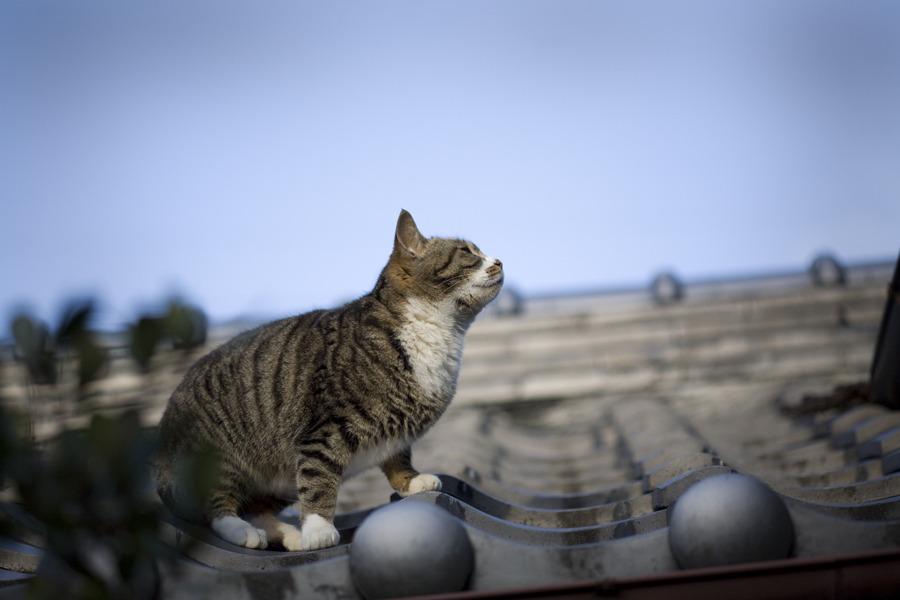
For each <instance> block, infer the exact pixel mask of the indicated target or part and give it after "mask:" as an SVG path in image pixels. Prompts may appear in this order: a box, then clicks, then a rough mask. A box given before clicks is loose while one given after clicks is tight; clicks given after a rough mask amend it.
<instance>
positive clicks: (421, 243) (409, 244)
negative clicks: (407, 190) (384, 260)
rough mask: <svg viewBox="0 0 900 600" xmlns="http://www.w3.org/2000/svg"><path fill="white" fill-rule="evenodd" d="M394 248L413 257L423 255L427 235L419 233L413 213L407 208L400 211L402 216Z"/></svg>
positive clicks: (398, 223) (398, 220)
mask: <svg viewBox="0 0 900 600" xmlns="http://www.w3.org/2000/svg"><path fill="white" fill-rule="evenodd" d="M394 248H395V249H397V250H399V251H400V252H402V253H404V254H407V255H409V256H413V257H418V256H421V255H422V250H423V249H424V248H425V237H424V236H423V235H422V234H421V233H419V228H418V227H416V222H415V221H413V218H412V215H411V214H409V213H408V212H406V211H405V210H402V211H400V218H399V219H397V233H396V235H395V236H394Z"/></svg>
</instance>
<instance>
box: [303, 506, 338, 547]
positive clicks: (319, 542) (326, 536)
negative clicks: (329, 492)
mask: <svg viewBox="0 0 900 600" xmlns="http://www.w3.org/2000/svg"><path fill="white" fill-rule="evenodd" d="M302 534H303V545H302V548H303V550H321V549H322V548H330V547H331V546H337V543H338V542H339V541H341V535H340V534H339V533H338V530H337V529H335V528H334V525H332V524H331V523H329V522H328V521H326V520H325V519H323V518H322V517H320V516H319V515H316V514H313V515H307V516H306V517H304V518H303V526H302Z"/></svg>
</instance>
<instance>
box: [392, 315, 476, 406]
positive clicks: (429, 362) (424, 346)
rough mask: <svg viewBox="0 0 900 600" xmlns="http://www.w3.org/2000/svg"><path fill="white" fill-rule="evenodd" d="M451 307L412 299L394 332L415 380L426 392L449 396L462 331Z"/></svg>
mask: <svg viewBox="0 0 900 600" xmlns="http://www.w3.org/2000/svg"><path fill="white" fill-rule="evenodd" d="M453 311H454V308H453V306H452V305H451V304H449V303H446V304H434V303H432V302H427V301H424V300H418V299H412V300H410V301H409V303H408V305H407V308H406V318H407V319H406V322H405V323H404V324H403V325H402V326H401V327H400V329H399V331H398V334H397V335H398V337H399V339H400V342H401V343H402V344H403V348H404V349H405V350H406V353H407V355H408V356H409V362H410V365H411V366H412V371H413V376H414V377H415V379H416V382H417V383H418V384H419V386H420V387H421V388H422V390H423V391H424V392H425V393H426V394H427V395H429V396H441V395H445V394H450V395H451V396H452V394H453V392H454V391H455V390H456V379H457V377H458V376H459V364H460V359H461V357H462V348H463V335H464V332H463V331H460V329H459V327H458V325H457V324H456V321H455V319H454V312H453Z"/></svg>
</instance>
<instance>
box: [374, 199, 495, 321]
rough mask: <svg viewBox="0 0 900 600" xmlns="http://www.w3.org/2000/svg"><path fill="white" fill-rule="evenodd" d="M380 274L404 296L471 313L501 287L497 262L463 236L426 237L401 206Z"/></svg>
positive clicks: (474, 312)
mask: <svg viewBox="0 0 900 600" xmlns="http://www.w3.org/2000/svg"><path fill="white" fill-rule="evenodd" d="M386 274H387V276H388V278H390V279H391V283H392V284H393V285H394V286H395V287H396V288H398V289H400V290H401V291H402V292H403V293H404V294H405V295H407V296H408V297H416V298H420V299H427V300H430V301H432V302H435V303H452V304H453V305H455V306H456V308H457V309H458V310H459V311H460V312H461V313H463V314H470V315H471V316H472V317H474V316H475V315H476V314H477V313H478V311H480V310H481V309H482V308H483V307H484V306H485V305H486V304H487V303H488V302H490V301H491V300H493V299H494V298H496V297H497V293H498V292H499V291H500V287H501V286H502V285H503V263H501V262H500V261H499V260H498V259H496V258H493V257H490V256H486V255H485V254H484V253H483V252H482V251H481V250H479V249H478V247H477V246H476V245H475V244H473V243H471V242H467V241H465V240H459V239H454V238H439V237H433V238H426V237H425V236H423V235H422V234H421V233H420V232H419V228H418V227H416V222H415V221H413V218H412V215H410V214H409V213H408V212H406V211H405V210H404V211H401V212H400V218H399V219H397V231H396V234H395V236H394V251H393V252H392V253H391V259H390V261H389V262H388V266H387V268H386Z"/></svg>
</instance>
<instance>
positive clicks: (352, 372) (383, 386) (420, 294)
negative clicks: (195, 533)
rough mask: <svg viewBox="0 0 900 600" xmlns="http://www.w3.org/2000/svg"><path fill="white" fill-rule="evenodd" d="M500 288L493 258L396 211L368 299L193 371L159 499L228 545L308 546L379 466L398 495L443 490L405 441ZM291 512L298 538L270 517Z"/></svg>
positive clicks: (173, 429) (443, 398)
mask: <svg viewBox="0 0 900 600" xmlns="http://www.w3.org/2000/svg"><path fill="white" fill-rule="evenodd" d="M502 284H503V265H502V263H501V262H500V261H499V260H496V259H494V258H490V257H487V256H485V255H484V254H483V253H482V252H481V251H480V250H479V249H478V248H477V247H476V246H475V245H474V244H472V243H470V242H466V241H463V240H458V239H450V238H425V237H424V236H423V235H422V234H421V233H420V232H419V230H418V228H417V227H416V224H415V221H413V218H412V216H411V215H410V214H409V213H408V212H406V211H402V212H401V213H400V218H399V219H398V221H397V229H396V233H395V237H394V248H393V252H392V253H391V256H390V259H389V260H388V263H387V266H385V268H384V270H383V271H382V272H381V275H380V277H379V278H378V281H377V283H376V284H375V288H374V289H373V290H372V291H371V292H370V293H369V294H367V295H365V296H363V297H361V298H359V299H358V300H356V301H354V302H350V303H349V304H346V305H344V306H342V307H340V308H337V309H334V310H319V311H314V312H310V313H306V314H303V315H300V316H297V317H292V318H288V319H283V320H280V321H275V322H273V323H269V324H266V325H263V326H261V327H259V328H257V329H254V330H252V331H248V332H246V333H243V334H241V335H239V336H237V337H236V338H234V339H232V340H231V341H230V342H227V343H226V344H224V345H223V346H221V347H219V348H217V349H216V350H213V351H212V352H211V353H210V354H208V355H206V356H204V357H203V358H201V359H200V360H198V361H197V362H196V363H195V364H194V365H193V366H192V367H191V368H190V369H189V370H188V372H187V374H186V375H185V377H184V380H183V381H182V382H181V384H180V385H179V386H178V388H177V389H176V390H175V391H174V393H173V394H172V397H171V399H170V400H169V404H168V406H167V408H166V411H165V414H164V415H163V417H162V421H161V422H160V426H159V437H160V441H159V444H160V445H159V452H158V455H157V459H156V484H157V489H158V491H159V494H160V497H161V498H162V499H163V500H164V502H165V503H166V505H167V506H168V507H169V508H170V510H172V512H173V513H175V514H176V515H179V516H181V517H183V518H186V519H190V520H193V521H196V522H200V523H206V524H209V525H210V526H211V527H212V529H213V530H214V531H215V532H216V533H217V534H218V535H219V536H220V537H221V538H223V539H224V540H226V541H228V542H231V543H232V544H236V545H239V546H245V547H247V548H265V547H266V546H267V544H269V543H277V544H281V545H282V546H283V547H284V548H286V549H287V550H313V549H319V548H326V547H329V546H333V545H335V544H337V543H338V541H339V535H338V532H337V530H336V529H335V527H334V524H333V517H334V511H335V501H336V498H337V492H338V486H339V485H340V483H341V479H342V478H343V477H345V476H349V475H352V474H354V473H356V472H359V471H360V470H362V469H365V468H367V467H370V466H373V465H380V467H381V469H382V471H383V472H384V474H385V475H386V476H387V478H388V481H389V482H390V484H391V486H392V487H393V488H394V489H395V490H397V492H399V493H400V495H401V496H408V495H410V494H414V493H416V492H421V491H425V490H439V489H440V487H441V483H440V480H439V479H438V478H437V477H435V476H434V475H429V474H423V473H419V472H417V471H416V470H415V469H413V467H412V463H411V459H410V444H411V443H412V442H413V441H414V440H415V439H417V438H418V437H419V436H421V435H422V434H423V433H424V432H425V431H426V430H427V429H428V428H429V427H431V425H433V424H434V422H435V421H436V420H437V419H438V417H440V416H441V414H442V413H443V412H444V410H445V409H446V408H447V405H448V404H449V403H450V400H451V399H452V398H453V395H454V393H455V391H456V380H457V375H458V373H459V365H460V358H461V353H462V347H463V337H464V335H465V333H466V330H467V329H468V327H469V325H470V324H471V323H472V321H473V319H474V318H475V316H476V315H477V314H478V312H479V311H480V310H481V309H482V308H483V307H484V306H485V305H486V304H487V303H488V302H490V301H491V300H493V299H494V297H495V296H496V295H497V293H498V292H499V291H500V286H501V285H502ZM210 450H211V451H213V452H214V453H215V454H216V456H217V458H218V463H219V465H220V468H219V470H218V477H217V478H216V479H215V484H214V485H213V486H211V487H212V491H211V492H210V493H208V494H207V495H206V496H205V497H204V498H202V500H201V501H200V502H199V503H198V502H194V503H193V504H194V509H190V508H189V506H191V503H190V502H189V501H188V500H187V498H186V496H187V494H186V492H185V489H186V488H187V484H185V478H186V477H190V475H188V474H187V472H188V468H187V467H186V466H185V465H189V464H191V460H192V459H193V458H194V457H196V456H198V455H200V454H201V453H203V452H206V451H210ZM296 502H299V509H300V513H301V525H300V528H299V529H298V528H296V527H294V526H293V525H291V524H289V523H287V522H285V521H283V520H281V519H279V518H278V514H279V512H280V511H281V510H282V509H283V508H285V507H286V506H288V505H290V504H293V503H296Z"/></svg>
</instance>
